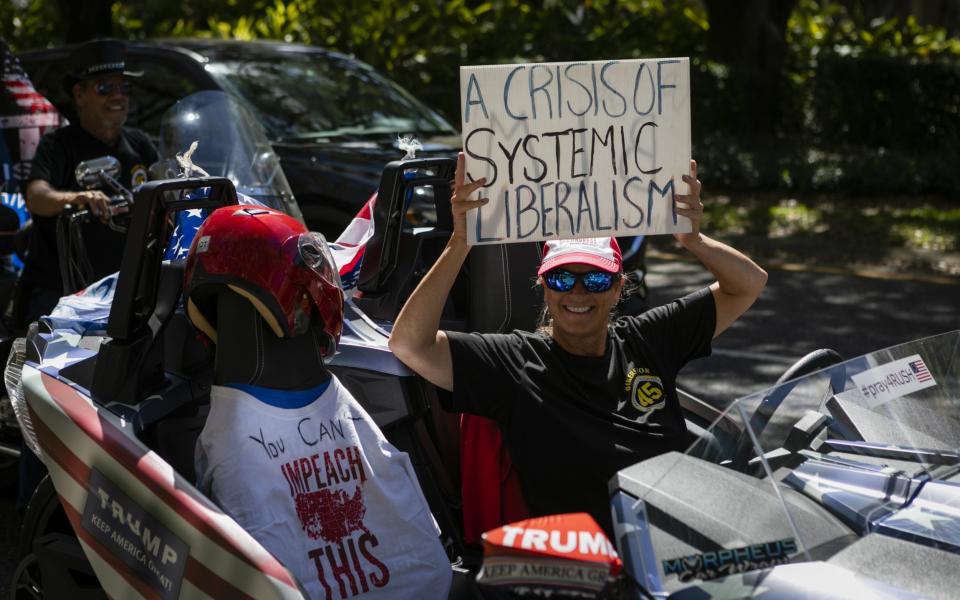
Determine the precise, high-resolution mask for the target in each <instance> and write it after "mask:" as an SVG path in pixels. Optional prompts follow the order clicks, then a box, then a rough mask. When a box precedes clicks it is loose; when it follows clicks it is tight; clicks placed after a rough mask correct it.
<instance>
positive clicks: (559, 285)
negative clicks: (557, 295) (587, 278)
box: [547, 271, 577, 292]
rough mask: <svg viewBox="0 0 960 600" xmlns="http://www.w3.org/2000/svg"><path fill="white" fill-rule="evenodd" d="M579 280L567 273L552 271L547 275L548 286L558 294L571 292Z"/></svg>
mask: <svg viewBox="0 0 960 600" xmlns="http://www.w3.org/2000/svg"><path fill="white" fill-rule="evenodd" d="M576 281H577V278H576V276H575V275H574V274H573V273H570V272H567V271H552V272H550V273H547V286H549V287H550V289H552V290H556V291H558V292H569V291H570V290H572V289H573V286H574V285H575V284H576Z"/></svg>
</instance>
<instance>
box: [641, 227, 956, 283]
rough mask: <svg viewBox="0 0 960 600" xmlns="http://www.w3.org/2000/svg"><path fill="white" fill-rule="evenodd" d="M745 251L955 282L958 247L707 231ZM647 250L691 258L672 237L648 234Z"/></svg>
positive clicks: (809, 265) (795, 263) (767, 262)
mask: <svg viewBox="0 0 960 600" xmlns="http://www.w3.org/2000/svg"><path fill="white" fill-rule="evenodd" d="M710 235H711V237H715V238H716V239H719V240H721V241H723V242H725V243H727V244H730V245H732V246H733V247H734V248H736V249H738V250H740V251H741V252H743V253H745V254H746V255H748V256H750V257H751V258H753V259H754V260H756V261H757V262H758V263H760V264H761V265H762V266H763V267H764V268H767V269H770V268H774V269H784V270H790V271H819V272H824V273H837V274H847V275H856V276H861V277H870V278H876V279H891V280H898V279H899V280H910V281H924V282H929V283H940V284H946V285H957V284H960V252H939V251H935V250H919V249H909V248H880V247H870V246H867V245H864V244H861V245H852V244H844V243H842V242H841V241H838V242H837V243H836V244H824V243H822V241H812V240H809V239H794V238H771V237H767V238H761V237H759V236H750V235H737V234H724V233H719V234H712V233H711V234H710ZM649 255H650V256H655V257H661V258H665V259H675V260H685V259H690V260H693V257H691V256H690V255H689V254H688V253H686V252H684V250H683V249H682V248H681V247H680V246H679V245H678V244H677V243H676V242H675V241H674V240H673V238H672V237H671V236H652V237H651V243H650V247H649Z"/></svg>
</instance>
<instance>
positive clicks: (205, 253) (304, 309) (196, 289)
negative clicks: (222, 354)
mask: <svg viewBox="0 0 960 600" xmlns="http://www.w3.org/2000/svg"><path fill="white" fill-rule="evenodd" d="M224 287H226V288H228V289H230V290H232V291H234V292H236V293H237V294H240V295H241V296H243V297H244V298H246V299H247V300H249V301H250V302H251V303H252V304H253V306H254V307H255V308H256V309H257V312H259V313H260V316H262V317H263V319H264V321H266V323H267V324H268V325H269V326H270V329H272V330H273V333H274V334H276V335H277V337H281V338H282V337H296V336H298V335H301V334H303V333H306V332H307V331H308V329H309V328H310V323H311V319H312V318H313V315H314V311H315V312H316V314H317V315H318V316H319V318H320V320H321V321H322V324H323V331H324V333H325V334H326V336H327V338H328V343H327V348H326V357H329V356H331V355H333V352H334V350H335V349H336V345H337V342H338V341H339V340H340V332H341V330H342V329H343V290H342V288H341V285H340V276H339V273H338V271H337V267H336V264H335V263H334V261H333V256H332V255H331V254H330V250H329V248H327V242H326V240H325V239H324V238H323V236H322V235H321V234H319V233H315V232H310V231H307V229H306V228H305V227H304V226H303V225H302V224H301V223H300V222H299V221H297V220H296V219H294V218H293V217H291V216H289V215H287V214H285V213H282V212H280V211H278V210H273V209H270V208H263V207H253V206H225V207H222V208H218V209H217V210H215V211H214V212H213V213H211V214H210V216H209V217H207V219H206V220H205V221H204V222H203V225H201V226H200V229H199V230H198V231H197V234H196V236H195V237H194V238H193V243H192V244H191V245H190V253H189V254H188V255H187V265H186V271H185V273H184V294H185V297H186V304H187V306H186V308H187V316H188V318H189V319H190V321H191V322H192V323H193V325H194V326H195V327H196V328H197V329H199V330H200V331H201V332H203V333H204V334H205V335H206V336H207V337H209V338H210V340H211V341H213V342H214V343H216V341H217V329H216V322H217V318H216V317H217V315H216V307H217V303H216V295H217V294H218V293H220V292H222V291H223V288H224Z"/></svg>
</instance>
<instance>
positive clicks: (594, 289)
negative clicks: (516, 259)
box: [543, 269, 618, 294]
mask: <svg viewBox="0 0 960 600" xmlns="http://www.w3.org/2000/svg"><path fill="white" fill-rule="evenodd" d="M617 277H618V275H617V274H616V273H610V272H608V271H588V272H586V273H580V274H579V275H578V274H577V273H571V272H570V271H567V270H566V269H553V270H552V271H547V272H546V273H544V274H543V281H544V283H546V284H547V287H548V288H550V289H551V290H553V291H555V292H569V291H570V290H572V289H573V287H574V286H575V285H577V281H579V282H580V284H581V285H582V286H583V289H585V290H587V291H588V292H590V293H592V294H602V293H603V292H606V291H608V290H609V289H610V288H611V287H613V282H614V281H615V280H616V278H617Z"/></svg>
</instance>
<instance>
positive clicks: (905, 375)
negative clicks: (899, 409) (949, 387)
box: [851, 354, 937, 408]
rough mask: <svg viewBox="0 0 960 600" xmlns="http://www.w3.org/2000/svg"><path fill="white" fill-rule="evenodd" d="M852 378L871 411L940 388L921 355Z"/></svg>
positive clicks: (896, 361) (890, 363)
mask: <svg viewBox="0 0 960 600" xmlns="http://www.w3.org/2000/svg"><path fill="white" fill-rule="evenodd" d="M851 379H853V383H855V384H856V386H857V389H859V390H860V394H861V395H862V396H863V398H864V400H866V401H867V407H869V408H874V407H876V406H879V405H881V404H883V403H885V402H889V401H891V400H894V399H896V398H900V397H902V396H906V395H907V394H912V393H913V392H916V391H919V390H922V389H926V388H928V387H933V386H935V385H937V381H936V380H935V379H934V378H933V374H932V373H930V370H929V369H927V365H926V363H924V362H923V359H922V358H921V357H920V355H919V354H914V355H912V356H908V357H906V358H901V359H900V360H895V361H893V362H889V363H886V364H883V365H880V366H879V367H874V368H872V369H868V370H866V371H864V372H863V373H857V374H856V375H853V376H851Z"/></svg>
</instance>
